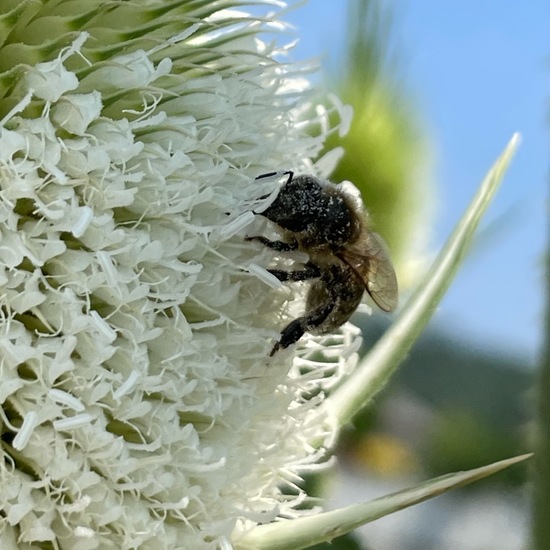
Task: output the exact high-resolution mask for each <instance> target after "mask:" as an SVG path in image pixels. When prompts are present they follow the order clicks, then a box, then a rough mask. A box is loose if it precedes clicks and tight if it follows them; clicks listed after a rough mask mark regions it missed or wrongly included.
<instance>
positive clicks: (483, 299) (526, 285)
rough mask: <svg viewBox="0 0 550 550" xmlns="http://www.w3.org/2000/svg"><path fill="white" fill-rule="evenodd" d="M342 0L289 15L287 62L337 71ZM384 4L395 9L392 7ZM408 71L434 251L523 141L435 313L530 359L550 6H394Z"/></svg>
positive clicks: (492, 1) (539, 268) (542, 205)
mask: <svg viewBox="0 0 550 550" xmlns="http://www.w3.org/2000/svg"><path fill="white" fill-rule="evenodd" d="M346 4H347V2H344V1H340V2H334V1H332V2H329V1H327V0H309V2H308V3H307V4H306V5H305V6H303V7H301V8H299V9H297V10H296V11H294V12H292V13H291V14H289V16H288V17H287V19H288V20H289V21H290V22H291V23H293V24H294V25H296V26H297V27H298V29H299V36H300V43H299V44H298V46H297V48H296V50H295V54H294V56H295V57H296V58H297V59H304V58H308V57H311V56H318V55H324V56H325V58H324V61H325V62H327V63H329V64H334V63H338V55H339V52H341V51H342V44H343V42H344V38H345V32H346V31H345V9H344V7H345V6H346ZM387 4H388V5H390V4H392V3H391V2H387ZM393 5H394V6H395V7H398V8H399V10H396V13H395V15H396V17H395V27H394V31H395V38H396V39H397V41H396V44H397V45H398V46H399V48H400V49H401V50H402V52H403V56H402V58H403V59H402V60H403V68H404V71H403V74H404V76H405V77H406V82H407V85H408V89H409V90H410V91H411V93H413V94H414V96H415V97H416V100H417V103H418V105H419V109H420V112H421V113H422V114H423V116H424V118H425V120H426V125H427V128H428V130H429V133H430V139H431V142H432V143H433V146H434V160H435V166H434V172H433V174H434V177H433V179H434V182H435V186H436V193H437V197H436V206H437V210H436V220H435V229H434V233H433V245H434V248H438V247H439V245H441V244H442V243H443V242H444V240H445V238H446V237H447V235H448V234H449V233H450V231H451V230H452V228H453V226H454V224H455V223H456V221H457V220H458V219H459V217H460V214H461V212H462V211H463V210H464V209H465V208H466V206H467V204H468V202H469V201H470V199H471V198H472V196H473V195H474V193H475V191H476V189H477V186H478V184H479V182H480V181H481V179H482V177H483V176H484V175H485V173H486V171H487V169H488V168H489V167H490V165H491V164H492V162H493V161H494V159H495V158H496V156H497V155H498V154H499V153H500V151H501V150H502V148H503V147H504V145H505V144H506V142H507V141H508V139H509V138H510V137H511V135H512V134H513V133H514V132H515V131H519V132H520V133H521V135H522V144H521V146H520V149H519V151H518V154H517V156H516V157H515V159H514V161H513V164H512V166H511V168H510V170H509V172H508V174H507V176H506V179H505V181H504V183H503V187H502V189H501V191H500V193H499V195H498V196H497V198H496V200H495V202H494V204H493V206H492V207H491V209H490V211H489V212H488V214H487V216H486V218H485V226H486V227H487V226H489V227H491V230H490V231H487V233H486V235H487V237H486V238H484V239H482V240H481V241H480V242H479V243H478V244H477V246H476V249H475V251H474V252H473V254H471V255H470V257H469V259H468V260H467V261H466V263H465V265H464V266H463V268H462V270H461V271H460V272H459V275H458V277H457V279H456V280H455V282H454V283H453V285H452V287H451V290H450V291H449V293H448V294H447V296H446V297H445V298H444V301H443V302H442V304H441V307H440V308H439V311H438V312H437V314H436V319H435V322H438V323H442V324H443V325H444V326H445V327H446V328H447V330H449V331H450V332H451V333H455V334H456V335H457V339H458V338H462V337H463V336H464V337H467V338H470V339H471V340H473V341H474V342H475V343H478V344H480V345H482V346H498V347H499V348H500V349H501V350H502V352H503V353H515V352H520V353H521V352H525V353H527V354H528V355H529V357H530V359H531V360H533V361H534V360H535V359H536V354H537V351H538V347H539V345H540V340H541V326H542V318H543V311H544V303H543V295H544V292H543V288H544V285H543V274H544V273H543V250H544V245H545V242H546V235H547V233H548V228H547V223H546V221H545V218H544V215H545V211H546V210H547V208H548V204H547V202H548V192H547V187H548V179H549V171H548V166H549V163H548V160H549V157H550V156H549V154H548V152H549V143H548V130H549V129H550V123H549V122H548V121H549V120H550V116H549V113H550V109H549V108H548V106H549V105H550V89H549V88H550V87H549V85H548V84H549V81H550V35H549V32H548V29H549V24H550V2H548V1H547V0H530V2H524V3H521V5H520V3H519V2H499V1H497V0H486V1H483V0H480V1H475V2H474V1H473V0H469V1H466V2H438V1H435V0H416V1H414V2H412V1H411V2H403V1H401V2H393Z"/></svg>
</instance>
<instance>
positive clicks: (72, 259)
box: [0, 0, 356, 550]
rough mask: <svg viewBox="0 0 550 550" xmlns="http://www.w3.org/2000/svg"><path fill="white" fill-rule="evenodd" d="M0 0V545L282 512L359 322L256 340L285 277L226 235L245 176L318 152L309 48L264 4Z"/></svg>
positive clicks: (305, 464)
mask: <svg viewBox="0 0 550 550" xmlns="http://www.w3.org/2000/svg"><path fill="white" fill-rule="evenodd" d="M9 4H10V5H13V6H14V7H13V8H12V9H11V12H10V11H9V10H10V7H9V6H7V5H6V6H2V7H0V13H1V15H2V16H3V18H2V21H3V23H2V24H3V27H2V28H3V30H2V40H3V42H2V43H1V45H0V47H1V49H0V52H1V56H0V59H1V60H2V61H1V67H0V70H1V71H2V72H1V73H0V76H1V78H0V92H1V93H0V118H1V127H0V235H1V238H0V283H1V289H2V290H1V307H0V317H1V318H0V353H1V358H2V362H1V373H0V376H1V378H0V403H1V408H0V415H1V421H2V440H3V441H2V454H3V460H2V463H1V465H0V468H1V470H0V510H1V513H2V518H3V519H2V523H1V527H0V548H2V549H11V548H19V547H25V548H26V547H29V548H30V547H31V545H36V544H39V543H47V542H50V543H51V544H52V547H55V548H66V549H68V548H78V549H79V550H87V549H93V548H101V549H103V548H116V549H123V548H138V547H139V548H155V549H161V548H193V549H194V548H212V549H214V548H218V547H219V546H220V545H221V546H225V547H229V545H230V544H231V542H230V541H231V540H232V539H233V538H235V537H237V536H238V534H239V533H240V532H243V531H244V530H246V529H250V528H252V527H253V526H254V525H256V524H258V523H266V522H270V521H272V520H274V519H276V518H277V517H292V516H293V515H294V514H298V513H300V512H298V511H296V510H295V507H296V504H298V503H300V502H301V500H302V499H303V497H302V495H301V493H300V491H298V490H296V488H295V487H294V485H295V483H296V481H297V480H298V476H299V474H300V472H301V471H303V470H304V469H307V468H313V467H315V466H314V465H315V464H316V463H317V462H318V461H319V460H320V459H322V458H323V451H322V445H321V446H319V447H316V446H312V442H314V441H315V442H321V443H323V442H324V443H325V444H329V443H330V441H331V438H332V437H333V435H334V434H333V433H332V428H331V423H330V419H325V420H326V421H325V422H322V421H321V420H323V419H319V416H318V413H317V408H318V405H319V404H320V403H321V401H322V399H323V393H322V390H323V389H324V388H325V387H328V386H330V385H331V384H333V383H334V381H335V380H337V379H338V377H339V376H340V375H341V374H342V371H343V369H344V368H348V369H349V368H351V367H352V366H353V363H354V358H355V355H354V350H355V349H356V333H355V332H354V330H352V329H351V328H347V329H344V330H343V331H342V333H341V334H339V335H335V336H333V337H331V339H330V340H329V341H326V340H325V342H324V343H323V341H321V340H319V339H317V340H315V339H312V338H310V339H309V340H307V339H306V341H305V343H304V344H303V345H302V346H301V347H300V348H298V353H297V357H294V356H293V355H292V353H288V352H285V353H282V352H281V353H280V354H278V355H276V356H275V358H274V359H273V360H268V353H269V349H270V346H271V345H272V343H273V338H276V337H277V336H278V333H279V330H280V328H281V326H283V325H284V322H285V319H286V318H287V317H288V316H289V315H291V314H292V307H291V308H290V309H289V308H288V307H286V306H285V303H286V302H287V301H289V299H290V298H292V297H293V295H292V294H291V291H290V290H288V289H282V288H272V286H275V287H276V286H277V285H275V284H274V281H273V280H272V278H270V277H269V274H268V272H267V271H265V266H267V265H268V264H269V262H270V261H271V260H272V258H273V254H272V252H270V251H268V250H262V248H261V247H260V246H258V245H257V244H256V243H250V242H246V241H245V240H244V236H245V235H247V234H250V233H254V232H259V231H264V230H265V229H266V225H265V222H262V221H261V220H260V219H257V218H256V217H255V216H254V214H252V210H253V209H254V208H256V207H257V206H258V205H259V204H261V201H262V200H264V201H265V200H266V199H260V198H259V197H265V196H266V195H269V194H270V193H271V194H272V192H276V189H277V178H265V179H263V180H258V181H256V180H255V179H254V178H255V176H257V175H259V174H262V173H264V172H271V171H276V170H280V169H294V170H297V171H302V172H303V171H308V172H312V173H317V174H319V175H327V171H328V170H329V169H330V167H331V164H332V157H331V158H325V159H322V160H321V161H320V162H319V163H318V164H314V161H313V159H315V158H316V156H317V154H318V152H319V150H320V149H321V145H322V141H323V139H324V133H326V132H327V131H329V130H328V129H327V128H325V130H324V132H322V133H321V134H319V132H312V131H311V130H312V125H315V127H321V128H323V127H324V122H323V120H321V123H320V122H319V120H311V119H310V118H309V117H310V116H311V113H312V112H316V111H315V109H314V106H313V105H312V94H311V92H310V91H308V87H307V75H308V71H309V70H310V69H309V68H308V67H307V66H297V65H293V64H290V63H287V62H286V60H285V57H284V56H285V54H286V49H287V48H286V47H284V46H283V47H280V48H279V49H278V48H277V47H276V46H275V42H273V43H272V42H271V41H270V40H271V38H270V39H267V38H266V36H267V35H266V34H265V33H266V32H267V31H271V32H274V33H280V31H284V30H285V28H284V26H283V24H282V23H280V22H278V23H275V22H274V21H277V18H276V16H275V15H274V14H270V15H269V16H268V17H267V18H266V19H265V20H264V19H263V18H262V19H260V18H254V17H252V16H251V15H248V14H245V13H241V12H235V11H227V10H218V9H216V8H215V7H212V6H213V5H214V6H216V5H217V4H218V3H216V2H206V1H202V2H199V1H180V2H170V3H168V2H164V1H162V0H151V1H147V2H146V1H134V2H122V1H106V0H87V1H85V2H84V1H82V2H80V1H69V0H57V1H47V0H44V1H43V2H40V3H20V4H17V3H9ZM223 4H224V5H225V4H227V3H223ZM265 4H266V5H269V6H271V8H273V9H276V8H280V7H282V3H281V2H276V1H275V0H273V1H266V2H265ZM262 21H271V23H265V22H262ZM10 25H11V26H10ZM259 33H263V34H261V36H260V34H259ZM262 37H263V39H261V38H262ZM317 113H318V114H319V113H320V110H319V109H317ZM320 114H322V113H320ZM312 136H317V137H312ZM268 200H269V199H268ZM270 285H271V286H270ZM326 346H328V347H326ZM319 390H321V391H319ZM24 545H28V546H24ZM33 547H35V546H33Z"/></svg>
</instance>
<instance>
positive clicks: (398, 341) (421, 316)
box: [321, 134, 519, 426]
mask: <svg viewBox="0 0 550 550" xmlns="http://www.w3.org/2000/svg"><path fill="white" fill-rule="evenodd" d="M518 143H519V135H518V134H515V135H514V136H513V137H512V139H511V140H510V142H509V143H508V145H507V146H506V148H505V149H504V152H503V153H502V154H501V156H500V157H499V158H498V159H497V161H496V162H495V164H494V165H493V167H492V168H491V169H490V170H489V172H488V174H487V176H486V177H485V179H484V180H483V182H482V184H481V186H480V188H479V190H478V192H477V194H476V196H475V197H474V199H473V200H472V202H471V204H470V205H469V207H468V208H467V210H466V212H465V213H464V215H463V216H462V219H461V220H460V221H459V223H458V225H457V227H456V228H455V230H454V232H453V233H452V235H451V236H450V237H449V239H448V241H447V243H446V244H445V246H444V247H443V249H442V250H441V252H440V253H439V255H438V257H437V258H436V260H435V261H434V263H433V265H432V266H431V267H430V268H429V269H428V271H427V274H426V276H425V278H424V280H423V281H422V282H421V283H420V285H419V288H418V289H417V290H416V291H415V292H414V294H413V295H412V296H411V298H410V299H409V301H408V303H407V304H405V306H404V307H403V309H402V310H401V312H400V314H399V316H398V317H397V319H396V321H395V323H394V324H393V325H392V326H391V328H390V329H388V331H387V332H386V333H385V334H384V336H382V338H380V340H379V341H378V342H377V343H376V344H375V345H374V346H373V347H372V348H371V350H370V351H369V353H367V354H366V355H365V357H364V358H363V359H362V361H361V362H360V364H359V365H358V366H357V368H356V369H355V370H354V371H353V373H351V374H350V376H349V377H348V378H347V379H346V380H345V381H344V382H343V383H342V384H341V385H340V386H339V387H338V388H336V390H335V391H334V392H332V394H331V395H330V396H329V397H328V398H327V399H326V400H325V402H324V405H323V407H324V410H321V414H325V415H326V413H327V411H328V410H330V412H331V413H332V414H334V415H336V418H337V420H338V424H339V425H340V426H342V425H344V424H346V423H347V422H349V421H350V420H351V419H352V418H353V416H354V415H355V414H357V413H358V412H359V411H360V410H361V409H362V408H363V407H364V406H365V405H366V404H367V403H368V402H369V401H370V400H371V399H372V398H373V396H374V395H376V394H377V393H378V392H379V391H380V390H381V389H382V388H383V387H384V386H385V385H386V383H387V382H388V380H389V379H390V377H391V375H392V374H393V372H394V371H395V370H396V368H397V367H398V366H399V364H400V363H401V361H402V360H403V359H404V357H405V356H406V355H407V353H408V351H409V349H410V348H411V346H412V345H413V343H414V342H415V340H416V339H417V338H418V336H419V335H420V333H421V332H422V330H423V329H424V327H425V326H426V324H427V323H428V321H429V319H430V317H431V316H432V314H433V312H434V311H435V309H436V307H437V305H438V304H439V301H440V300H441V298H442V297H443V295H444V294H445V291H446V290H447V288H448V287H449V285H450V284H451V281H452V280H453V277H454V276H455V274H456V272H457V271H458V268H459V267H460V264H461V263H462V261H463V260H464V257H465V255H466V252H467V251H468V249H469V248H470V245H471V242H472V237H473V235H474V232H475V230H476V228H477V226H478V224H479V221H480V219H481V216H482V215H483V214H484V212H485V210H486V209H487V207H488V206H489V204H490V202H491V199H492V198H493V196H494V194H495V192H496V191H497V189H498V187H499V184H500V182H501V180H502V178H503V176H504V173H505V171H506V168H507V167H508V164H509V162H510V160H511V158H512V155H513V153H514V151H515V150H516V148H517V145H518Z"/></svg>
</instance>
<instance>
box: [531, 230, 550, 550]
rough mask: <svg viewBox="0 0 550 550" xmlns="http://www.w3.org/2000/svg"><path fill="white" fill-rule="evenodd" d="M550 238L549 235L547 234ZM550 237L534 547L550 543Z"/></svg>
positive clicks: (540, 548) (538, 392)
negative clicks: (549, 289) (549, 288)
mask: <svg viewBox="0 0 550 550" xmlns="http://www.w3.org/2000/svg"><path fill="white" fill-rule="evenodd" d="M547 238H548V237H547ZM549 283H550V241H549V248H548V250H547V252H546V288H547V292H546V323H545V328H546V331H545V343H544V348H543V354H542V358H541V363H540V370H539V375H538V380H537V386H536V388H535V389H536V398H537V411H536V415H537V420H536V422H537V427H536V437H537V439H536V442H535V460H534V462H533V488H534V492H533V498H534V502H533V533H532V537H533V541H532V542H533V544H532V549H533V550H546V549H547V548H548V547H549V546H548V545H549V544H550V521H549V519H550V293H548V287H549Z"/></svg>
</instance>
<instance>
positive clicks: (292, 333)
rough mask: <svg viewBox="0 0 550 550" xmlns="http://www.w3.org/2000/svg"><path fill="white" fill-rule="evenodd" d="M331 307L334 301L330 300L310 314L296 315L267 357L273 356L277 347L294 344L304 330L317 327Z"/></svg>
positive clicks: (283, 347)
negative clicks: (296, 317)
mask: <svg viewBox="0 0 550 550" xmlns="http://www.w3.org/2000/svg"><path fill="white" fill-rule="evenodd" d="M333 309H334V302H333V301H332V300H331V301H330V302H328V303H326V304H323V305H322V306H321V307H318V308H317V309H315V310H313V311H312V312H311V313H310V314H308V315H304V316H303V317H298V319H295V320H294V321H292V322H291V323H289V324H288V325H287V326H286V327H285V328H284V329H283V331H282V332H281V338H280V339H279V341H278V342H276V343H275V345H274V346H273V349H272V350H271V353H270V354H269V357H273V355H275V353H276V352H277V351H278V350H279V349H281V348H282V349H285V348H288V346H291V345H292V344H295V343H296V342H297V341H298V340H299V339H300V338H301V337H302V336H303V335H304V333H305V332H308V331H310V330H312V329H314V328H316V327H318V326H319V325H320V324H321V323H322V322H323V321H324V320H325V319H326V318H327V317H328V316H329V314H330V312H331V311H332V310H333Z"/></svg>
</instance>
